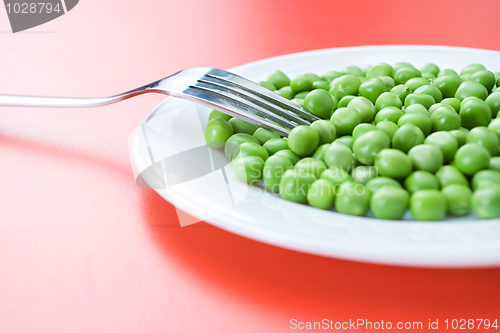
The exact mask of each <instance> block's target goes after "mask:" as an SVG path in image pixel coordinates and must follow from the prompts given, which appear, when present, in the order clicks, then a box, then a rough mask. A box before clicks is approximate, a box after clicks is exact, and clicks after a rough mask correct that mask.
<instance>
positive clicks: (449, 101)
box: [441, 97, 461, 112]
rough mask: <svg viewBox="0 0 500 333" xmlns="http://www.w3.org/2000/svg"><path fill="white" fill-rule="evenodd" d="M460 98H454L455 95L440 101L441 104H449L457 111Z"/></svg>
mask: <svg viewBox="0 0 500 333" xmlns="http://www.w3.org/2000/svg"><path fill="white" fill-rule="evenodd" d="M460 103H461V102H460V100H459V99H458V98H455V97H451V98H445V99H443V100H442V101H441V104H448V105H449V106H451V107H452V108H453V109H454V110H455V111H456V112H459V111H460Z"/></svg>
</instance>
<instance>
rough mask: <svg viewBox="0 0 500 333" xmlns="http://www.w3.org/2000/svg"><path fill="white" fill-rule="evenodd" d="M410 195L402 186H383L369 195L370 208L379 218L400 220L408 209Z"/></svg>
mask: <svg viewBox="0 0 500 333" xmlns="http://www.w3.org/2000/svg"><path fill="white" fill-rule="evenodd" d="M409 202H410V195H409V194H408V192H407V191H405V190H403V189H402V188H397V187H391V186H384V187H382V188H381V189H379V190H378V191H376V192H375V193H373V195H372V196H371V199H370V209H371V211H372V212H373V215H375V216H376V217H378V218H379V219H386V220H400V219H401V218H402V217H403V215H404V214H405V213H406V210H407V209H408V204H409Z"/></svg>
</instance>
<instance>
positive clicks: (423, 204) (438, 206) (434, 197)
mask: <svg viewBox="0 0 500 333" xmlns="http://www.w3.org/2000/svg"><path fill="white" fill-rule="evenodd" d="M447 208H448V207H447V202H446V196H445V195H444V194H443V193H442V192H440V191H438V190H422V191H417V192H415V193H413V194H412V196H411V198H410V210H411V214H412V215H413V217H414V218H415V220H417V221H439V220H442V219H444V217H445V216H446V211H447Z"/></svg>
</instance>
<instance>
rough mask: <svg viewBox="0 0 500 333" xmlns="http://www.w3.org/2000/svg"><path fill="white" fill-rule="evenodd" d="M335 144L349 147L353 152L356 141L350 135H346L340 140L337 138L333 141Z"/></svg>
mask: <svg viewBox="0 0 500 333" xmlns="http://www.w3.org/2000/svg"><path fill="white" fill-rule="evenodd" d="M333 143H334V144H341V145H344V146H346V147H349V149H351V150H352V146H353V143H354V139H353V138H352V136H350V135H344V136H341V137H340V138H337V139H336V140H335V141H333Z"/></svg>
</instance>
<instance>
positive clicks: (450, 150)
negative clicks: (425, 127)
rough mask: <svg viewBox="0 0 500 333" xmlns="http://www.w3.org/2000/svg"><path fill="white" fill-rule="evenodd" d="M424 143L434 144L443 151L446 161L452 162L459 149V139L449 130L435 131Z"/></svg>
mask: <svg viewBox="0 0 500 333" xmlns="http://www.w3.org/2000/svg"><path fill="white" fill-rule="evenodd" d="M424 143H426V144H430V145H434V146H436V147H438V148H439V149H441V151H442V152H443V157H444V163H448V162H451V161H452V160H453V157H454V156H455V153H456V152H457V150H458V141H457V139H456V138H455V137H454V136H453V135H452V134H451V133H450V132H447V131H439V132H434V133H432V134H431V135H429V136H428V137H427V138H426V139H425V141H424Z"/></svg>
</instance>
